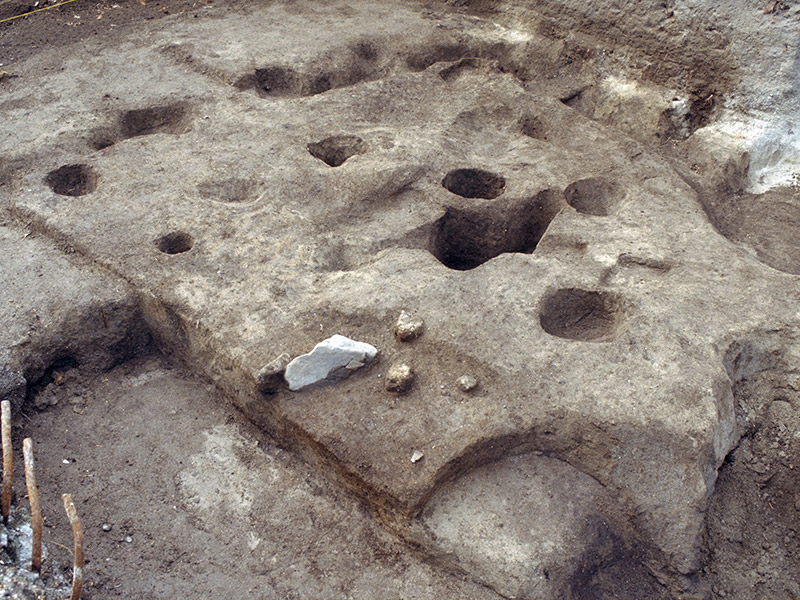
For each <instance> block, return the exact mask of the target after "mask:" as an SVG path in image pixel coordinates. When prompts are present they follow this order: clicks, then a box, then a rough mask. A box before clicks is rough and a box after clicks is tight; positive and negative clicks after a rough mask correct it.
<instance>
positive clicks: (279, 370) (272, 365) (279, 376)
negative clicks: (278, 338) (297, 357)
mask: <svg viewBox="0 0 800 600" xmlns="http://www.w3.org/2000/svg"><path fill="white" fill-rule="evenodd" d="M290 361H291V357H290V356H289V354H288V353H286V352H284V353H283V354H281V355H280V356H278V357H277V358H276V359H274V360H272V361H270V362H269V363H267V364H266V365H264V367H263V368H262V369H261V370H260V371H259V372H258V375H257V376H256V378H257V380H258V391H259V392H261V393H262V394H274V393H275V392H277V391H278V388H280V386H281V384H282V383H283V374H284V373H285V372H286V367H287V366H288V364H289V362H290Z"/></svg>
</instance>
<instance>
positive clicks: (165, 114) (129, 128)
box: [89, 102, 192, 150]
mask: <svg viewBox="0 0 800 600" xmlns="http://www.w3.org/2000/svg"><path fill="white" fill-rule="evenodd" d="M191 125H192V119H191V105H190V104H189V103H188V102H173V103H171V104H162V105H158V106H148V107H146V108H136V109H133V110H128V111H125V112H123V113H122V114H120V115H119V117H118V118H117V120H116V123H115V124H114V125H112V126H108V127H99V128H97V129H95V130H94V131H93V132H92V134H91V137H90V138H89V146H90V147H91V148H93V149H94V150H102V149H104V148H108V147H109V146H113V145H114V144H116V143H117V142H120V141H122V140H126V139H129V138H133V137H138V136H142V135H152V134H155V133H168V134H171V135H180V134H182V133H186V132H187V131H189V130H190V129H191Z"/></svg>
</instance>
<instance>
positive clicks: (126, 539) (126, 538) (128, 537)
mask: <svg viewBox="0 0 800 600" xmlns="http://www.w3.org/2000/svg"><path fill="white" fill-rule="evenodd" d="M125 541H126V542H128V543H129V544H130V543H131V542H133V538H132V537H131V536H129V535H126V536H125Z"/></svg>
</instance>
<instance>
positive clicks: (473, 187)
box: [442, 169, 506, 200]
mask: <svg viewBox="0 0 800 600" xmlns="http://www.w3.org/2000/svg"><path fill="white" fill-rule="evenodd" d="M442 185H443V186H444V187H445V188H446V189H447V190H448V191H450V192H452V193H454V194H456V195H458V196H461V197H463V198H485V199H487V200H491V199H492V198H497V197H498V196H499V195H500V194H502V193H503V190H504V189H505V187H506V180H505V179H504V178H503V177H501V176H500V175H495V174H494V173H490V172H489V171H481V170H480V169H456V170H455V171H450V172H449V173H448V174H447V175H445V178H444V179H442Z"/></svg>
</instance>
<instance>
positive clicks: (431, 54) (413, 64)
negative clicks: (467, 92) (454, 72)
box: [406, 44, 470, 72]
mask: <svg viewBox="0 0 800 600" xmlns="http://www.w3.org/2000/svg"><path fill="white" fill-rule="evenodd" d="M468 53H470V48H469V46H468V45H467V44H439V45H436V46H434V47H432V48H429V49H426V50H424V51H422V52H419V53H416V54H413V55H411V56H409V57H407V58H406V66H408V68H409V69H411V70H412V71H415V72H416V71H424V70H425V69H427V68H428V67H430V66H431V65H434V64H436V63H438V62H450V61H454V60H459V59H461V58H464V55H466V54H468Z"/></svg>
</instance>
